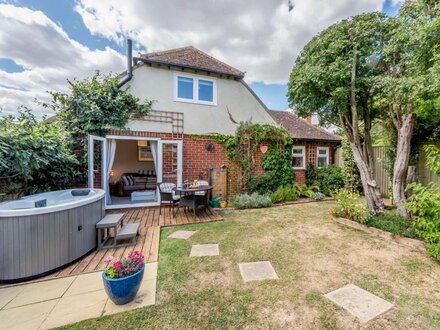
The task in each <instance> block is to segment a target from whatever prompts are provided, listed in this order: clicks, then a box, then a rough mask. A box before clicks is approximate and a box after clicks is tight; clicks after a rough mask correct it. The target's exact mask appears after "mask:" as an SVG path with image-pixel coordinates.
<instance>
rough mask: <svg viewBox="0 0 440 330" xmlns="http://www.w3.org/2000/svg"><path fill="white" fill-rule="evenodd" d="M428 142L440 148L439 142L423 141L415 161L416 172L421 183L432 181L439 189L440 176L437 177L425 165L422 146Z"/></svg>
mask: <svg viewBox="0 0 440 330" xmlns="http://www.w3.org/2000/svg"><path fill="white" fill-rule="evenodd" d="M428 144H434V145H436V146H437V147H438V148H440V142H436V143H424V144H423V145H422V146H421V147H420V153H419V161H418V163H417V173H418V176H419V181H420V182H421V183H422V184H423V185H427V184H429V183H433V184H435V185H436V186H437V187H438V188H439V189H440V177H438V176H437V175H436V174H435V173H434V172H433V171H431V170H430V169H429V168H427V167H426V152H425V150H423V147H424V146H425V145H428Z"/></svg>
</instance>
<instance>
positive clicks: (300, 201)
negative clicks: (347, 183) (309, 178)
mask: <svg viewBox="0 0 440 330" xmlns="http://www.w3.org/2000/svg"><path fill="white" fill-rule="evenodd" d="M330 201H334V198H333V197H324V199H321V200H314V199H311V198H304V197H303V198H301V197H300V198H298V199H297V200H295V201H287V202H282V203H274V204H272V205H271V206H267V207H254V208H249V209H238V208H236V207H233V206H228V207H224V208H216V209H215V210H216V211H220V212H221V211H233V210H260V209H269V208H271V207H278V206H286V205H294V204H307V203H319V202H330Z"/></svg>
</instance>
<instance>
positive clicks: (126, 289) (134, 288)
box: [102, 265, 145, 305]
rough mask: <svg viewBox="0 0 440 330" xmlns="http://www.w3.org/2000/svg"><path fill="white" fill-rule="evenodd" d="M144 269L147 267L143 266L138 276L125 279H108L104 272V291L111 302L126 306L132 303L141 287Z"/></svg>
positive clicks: (134, 275)
mask: <svg viewBox="0 0 440 330" xmlns="http://www.w3.org/2000/svg"><path fill="white" fill-rule="evenodd" d="M144 268H145V265H142V268H141V269H140V271H138V272H137V273H136V274H133V275H130V276H127V277H123V278H108V277H107V276H106V275H105V272H102V280H103V282H104V289H105V292H106V293H107V295H108V297H109V298H110V300H111V301H113V302H114V303H115V304H116V305H124V304H127V303H129V302H130V301H132V300H133V299H134V298H135V297H136V294H137V292H138V291H139V288H140V286H141V283H142V278H143V277H144Z"/></svg>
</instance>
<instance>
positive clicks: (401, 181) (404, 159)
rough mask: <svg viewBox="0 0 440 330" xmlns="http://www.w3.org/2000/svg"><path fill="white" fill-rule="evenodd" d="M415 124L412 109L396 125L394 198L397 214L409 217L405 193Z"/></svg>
mask: <svg viewBox="0 0 440 330" xmlns="http://www.w3.org/2000/svg"><path fill="white" fill-rule="evenodd" d="M414 124H415V117H414V114H413V113H412V112H411V111H410V112H407V113H405V114H404V115H402V117H401V121H400V123H399V125H396V128H397V148H396V160H395V162H394V175H393V199H394V203H395V204H396V206H397V210H396V214H397V215H400V216H402V217H409V212H408V210H407V209H406V208H405V203H406V201H407V199H406V195H405V185H406V175H407V171H408V162H409V156H410V152H411V137H412V133H413V129H414Z"/></svg>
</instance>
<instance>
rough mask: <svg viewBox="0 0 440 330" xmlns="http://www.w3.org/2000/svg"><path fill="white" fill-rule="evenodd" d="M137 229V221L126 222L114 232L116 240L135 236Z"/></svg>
mask: <svg viewBox="0 0 440 330" xmlns="http://www.w3.org/2000/svg"><path fill="white" fill-rule="evenodd" d="M138 231H139V223H128V224H126V225H123V226H122V227H121V229H119V231H118V233H117V234H116V240H117V241H118V240H121V239H129V238H134V237H136V235H137V233H138Z"/></svg>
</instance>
